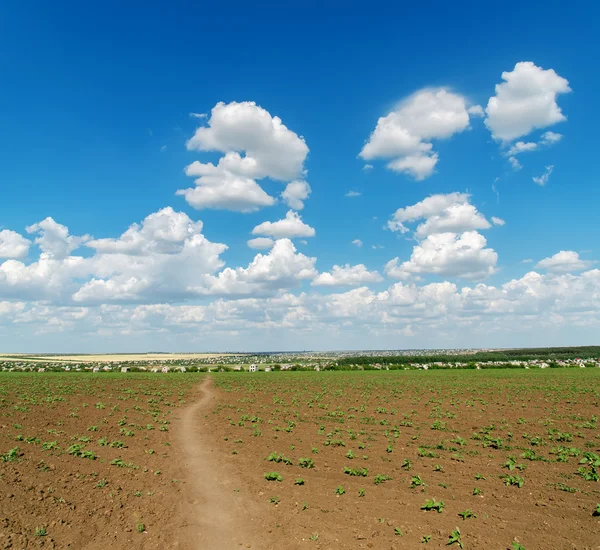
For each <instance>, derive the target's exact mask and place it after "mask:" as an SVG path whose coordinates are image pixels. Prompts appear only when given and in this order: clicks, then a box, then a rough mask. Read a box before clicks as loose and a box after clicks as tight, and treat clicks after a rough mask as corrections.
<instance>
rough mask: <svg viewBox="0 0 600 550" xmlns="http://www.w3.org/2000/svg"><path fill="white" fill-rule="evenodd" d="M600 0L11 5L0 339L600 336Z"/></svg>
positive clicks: (149, 344)
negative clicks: (571, 5)
mask: <svg viewBox="0 0 600 550" xmlns="http://www.w3.org/2000/svg"><path fill="white" fill-rule="evenodd" d="M584 7H585V9H583V8H584ZM597 16H598V8H597V7H596V6H595V5H594V4H593V3H588V4H587V5H585V4H582V5H580V8H579V9H578V10H574V9H573V10H571V11H565V6H564V3H558V2H550V3H547V4H545V6H544V9H543V10H540V9H539V7H537V6H535V5H534V4H533V3H531V4H530V5H523V4H522V3H505V4H503V5H502V6H498V7H496V8H490V7H488V8H481V6H480V5H479V4H475V3H470V2H469V3H467V2H464V3H454V4H452V6H451V7H448V6H444V5H442V4H441V3H440V4H439V5H437V6H435V5H434V6H433V7H432V6H431V5H428V6H423V7H420V6H412V7H408V8H406V7H400V6H393V5H391V4H389V3H370V4H369V5H368V9H367V8H366V7H365V5H364V4H360V5H359V4H354V5H353V4H348V3H347V2H346V3H344V4H341V3H328V4H327V6H326V7H322V6H320V5H319V4H317V3H304V4H303V5H302V7H301V8H298V7H295V8H292V7H286V6H281V4H272V5H268V4H262V5H261V6H260V7H256V6H250V5H248V4H245V3H229V4H227V6H225V7H222V8H219V7H216V6H212V7H211V6H204V5H202V4H199V3H198V4H197V5H195V6H194V5H189V4H188V3H178V2H174V3H171V4H170V5H169V7H168V9H167V8H166V7H165V4H163V3H155V2H146V3H143V4H142V3H129V4H128V5H126V6H123V5H121V3H113V2H106V3H102V4H96V5H89V4H85V5H83V4H81V3H76V2H57V3H52V4H50V3H47V2H29V3H27V4H26V5H25V4H24V3H22V2H7V3H5V4H4V5H3V6H2V7H1V8H0V43H1V50H0V51H2V54H1V55H0V70H1V71H2V75H3V76H4V79H3V86H2V87H1V88H0V100H1V104H2V107H3V113H2V118H1V119H0V150H1V151H2V155H1V160H0V182H1V184H2V200H1V202H0V205H1V206H0V349H3V350H8V351H137V350H144V349H164V350H212V349H222V350H224V349H237V350H244V349H252V350H264V349H328V348H413V347H463V346H469V347H480V346H512V345H515V346H517V345H519V346H525V345H555V344H585V343H595V340H594V337H595V335H596V334H597V333H598V325H599V324H600V314H599V309H600V271H598V268H599V267H600V263H597V262H598V260H600V253H599V250H598V244H597V243H598V234H600V231H599V229H600V222H598V221H597V205H598V204H600V200H599V199H600V191H598V186H597V183H596V176H595V172H594V170H593V165H590V162H593V161H592V159H593V158H594V157H593V155H594V152H595V150H594V148H595V141H596V140H595V138H596V134H597V129H596V118H597V117H596V116H595V115H594V114H593V113H594V112H595V111H594V104H595V102H596V98H595V96H596V90H597V87H598V75H597V74H596V72H595V71H594V70H593V67H594V66H595V65H596V61H597V56H598V53H599V52H598V49H599V48H598V43H597V41H594V40H591V39H590V36H594V35H595V32H596V31H595V29H594V26H593V22H594V21H595V20H597ZM496 86H499V88H496ZM193 114H196V115H203V116H202V117H199V116H193ZM198 129H200V130H199V131H198ZM220 161H221V164H219V162H220ZM192 163H195V164H192ZM209 163H210V164H209ZM186 170H187V173H188V174H190V175H186ZM534 178H536V180H534ZM291 183H294V185H292V186H289V184H291ZM286 189H287V193H286V194H284V195H283V196H282V193H284V190H286ZM179 190H188V191H187V194H186V195H183V194H177V191H179ZM349 192H353V193H354V194H355V196H347V194H348V193H349ZM423 201H425V202H423ZM167 207H170V209H169V210H164V209H165V208H167ZM407 207H408V209H407ZM399 209H401V210H399ZM148 216H150V218H148ZM286 216H287V220H288V221H287V222H286V223H284V224H277V223H276V222H277V221H278V220H285V219H286ZM411 216H412V217H411ZM48 218H49V219H48ZM198 222H201V223H198ZM264 222H271V225H267V226H265V225H264ZM134 223H136V224H138V225H137V226H135V227H134V228H133V229H130V230H129V232H128V233H126V234H125V232H126V231H127V230H128V228H130V226H131V225H132V224H134ZM273 223H275V225H272V224H273ZM253 231H254V233H253ZM313 232H314V236H312V233H313ZM124 234H125V235H124ZM255 238H262V239H263V240H262V241H261V242H260V243H256V242H250V246H249V244H248V241H250V240H251V239H255ZM265 239H271V241H270V242H269V243H267V241H265ZM353 241H354V244H353ZM358 241H360V243H362V244H361V245H360V246H359V245H358ZM259 244H260V245H261V246H262V247H263V248H260V249H258V248H256V246H258V245H259ZM270 246H273V247H272V248H270ZM265 247H266V248H265ZM259 255H260V256H259ZM334 266H338V267H337V268H335V267H334Z"/></svg>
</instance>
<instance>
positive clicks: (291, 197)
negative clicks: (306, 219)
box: [281, 180, 311, 210]
mask: <svg viewBox="0 0 600 550" xmlns="http://www.w3.org/2000/svg"><path fill="white" fill-rule="evenodd" d="M310 191H311V189H310V185H308V183H306V182H305V181H301V180H300V181H292V182H290V183H288V184H287V186H286V188H285V190H284V191H283V193H281V198H282V199H283V201H284V202H285V203H286V204H287V205H288V206H289V207H290V208H293V209H294V210H302V209H303V208H304V201H305V200H306V199H308V196H309V195H310Z"/></svg>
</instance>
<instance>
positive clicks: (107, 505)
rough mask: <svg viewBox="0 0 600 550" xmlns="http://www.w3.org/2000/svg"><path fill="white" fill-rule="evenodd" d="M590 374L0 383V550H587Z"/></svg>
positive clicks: (597, 442)
mask: <svg viewBox="0 0 600 550" xmlns="http://www.w3.org/2000/svg"><path fill="white" fill-rule="evenodd" d="M599 375H600V372H596V371H589V370H586V371H583V370H582V371H580V370H579V369H578V370H577V371H566V370H558V371H553V372H550V371H546V372H537V371H536V372H531V371H517V372H508V371H496V372H479V371H477V372H475V371H472V372H441V373H437V372H428V373H424V372H417V373H414V372H406V373H405V372H400V373H391V372H390V373H383V372H377V373H363V374H355V373H333V374H330V373H314V374H310V373H298V374H294V373H265V374H231V375H229V374H222V375H216V376H211V377H204V378H202V375H192V374H190V375H176V374H170V375H104V374H100V375H90V374H60V375H53V374H48V373H44V374H41V373H40V374H37V373H36V374H31V375H12V374H11V375H8V376H5V375H3V376H2V378H0V455H2V456H3V457H4V458H5V460H4V461H2V460H0V549H1V548H6V549H8V548H18V549H21V548H30V547H45V548H73V549H80V548H91V549H100V548H103V549H104V548H109V547H110V548H113V549H115V550H119V549H130V548H131V549H136V548H138V549H142V548H143V549H146V548H148V549H158V548H160V549H167V548H179V549H182V550H187V549H189V550H196V549H206V550H213V549H215V550H220V549H223V550H228V549H234V548H254V549H259V550H262V549H265V550H269V549H296V548H323V549H351V548H352V549H354V548H375V549H380V548H381V549H391V548H397V549H400V548H438V549H440V548H445V547H446V543H447V542H448V541H449V535H450V533H451V531H452V530H454V529H455V528H456V527H457V526H458V527H459V528H460V531H461V540H462V543H463V545H464V548H465V549H488V548H489V549H507V548H511V545H512V543H513V542H514V541H516V540H518V541H519V542H520V543H521V544H522V545H523V547H524V548H526V549H527V550H555V549H556V550H558V549H560V550H563V549H567V548H575V549H578V550H591V549H594V550H597V549H600V518H598V517H595V516H593V515H592V511H593V509H595V507H596V504H597V503H600V484H599V483H598V482H595V481H591V480H585V479H583V478H582V477H581V476H580V475H578V474H577V472H578V468H580V467H583V468H584V469H585V470H586V471H591V468H590V467H589V465H588V464H583V465H582V464H579V462H580V461H581V460H582V459H583V458H585V457H586V455H585V453H595V454H600V431H599V429H598V428H599V427H600V424H599V423H598V421H597V419H596V420H594V417H595V416H598V401H599V394H598V390H599V388H600V384H599V382H600V376H599ZM199 380H201V381H202V382H201V383H199ZM100 404H101V405H100ZM115 407H116V408H115ZM149 427H150V428H152V429H148V428H149ZM82 438H84V441H81V439H82ZM85 438H90V439H91V440H90V441H85ZM54 441H55V442H56V446H54V445H52V444H50V445H48V444H49V443H51V442H54ZM119 441H120V442H123V443H124V444H126V447H124V448H119V447H116V446H112V447H111V446H110V445H105V444H103V443H110V442H119ZM44 443H46V445H45V446H44V445H43V444H44ZM74 444H78V445H81V448H80V449H79V451H80V453H79V454H80V456H76V455H74V454H69V452H68V451H69V450H71V451H73V448H72V445H74ZM15 447H18V448H19V451H16V452H15V453H13V454H12V455H11V454H9V452H8V451H9V450H10V449H14V448H15ZM48 447H50V449H48ZM86 451H91V452H93V453H94V454H95V459H92V458H85V452H86ZM152 451H153V452H152ZM349 451H351V453H349ZM272 452H275V453H278V454H280V455H281V456H282V459H281V461H280V462H270V461H267V460H266V459H267V457H268V456H269V454H271V453H272ZM531 452H533V453H535V456H537V457H541V458H543V459H544V460H528V459H527V458H523V457H522V455H523V454H526V455H527V456H529V457H530V458H531V457H532V455H531ZM431 453H433V455H434V456H432V457H430V456H427V455H429V454H431ZM81 454H83V457H82V456H81ZM575 455H577V456H575ZM587 456H588V457H589V456H590V455H587ZM509 457H515V459H516V464H515V467H514V469H512V470H509V469H508V468H506V467H504V464H505V463H506V462H507V460H508V459H509ZM300 458H309V459H312V460H313V461H314V465H313V467H311V468H303V467H300V465H299V459H300ZM557 458H560V460H562V461H561V462H559V461H557ZM115 459H121V462H119V464H121V465H122V467H119V466H118V465H114V464H111V462H112V461H114V460H115ZM405 459H408V460H409V461H410V469H409V468H408V467H407V465H406V463H405ZM287 462H289V464H287ZM521 465H522V466H525V469H523V470H521V469H520V468H521V467H522V466H521ZM344 468H350V469H352V470H356V472H360V470H361V469H362V468H366V469H367V470H368V472H366V473H367V475H366V476H365V477H363V476H351V475H348V474H345V473H344ZM268 472H277V473H278V474H280V475H281V477H282V481H267V480H266V479H265V475H264V474H265V473H268ZM377 474H380V475H385V476H388V477H389V478H391V479H388V480H386V481H383V482H381V483H379V484H376V483H375V480H376V475H377ZM506 475H511V476H519V477H521V478H523V480H524V485H523V486H522V487H521V488H519V487H518V486H506V485H505V484H504V481H503V479H502V478H503V477H504V476H506ZM413 476H420V478H421V480H422V481H423V483H424V485H421V486H417V487H413V488H411V479H412V478H413ZM476 477H477V478H479V479H476ZM300 478H301V479H302V480H303V481H304V483H303V484H302V485H299V484H295V482H296V480H299V479H300ZM340 486H341V487H342V488H343V493H342V494H336V492H335V491H336V489H337V488H338V487H340ZM475 487H477V488H478V489H480V490H481V494H478V495H474V494H473V489H474V488H475ZM360 489H364V496H359V490H360ZM339 492H342V491H341V490H340V491H339ZM426 499H436V500H437V501H438V502H439V501H443V502H444V508H443V512H441V513H437V512H435V511H429V512H427V511H423V510H421V506H422V505H423V504H424V503H425V500H426ZM467 509H470V510H471V511H472V513H473V514H474V515H475V516H476V517H471V518H468V519H465V520H463V519H462V518H461V517H459V516H458V514H459V512H463V511H465V510H467ZM42 527H43V528H44V530H45V532H46V534H45V535H42V534H41V533H42V531H40V528H42ZM36 528H38V535H36ZM139 531H141V532H139ZM428 537H430V539H429V542H427V543H425V542H424V540H425V539H427V538H428ZM424 538H425V539H424ZM454 547H456V548H458V545H456V546H449V548H454Z"/></svg>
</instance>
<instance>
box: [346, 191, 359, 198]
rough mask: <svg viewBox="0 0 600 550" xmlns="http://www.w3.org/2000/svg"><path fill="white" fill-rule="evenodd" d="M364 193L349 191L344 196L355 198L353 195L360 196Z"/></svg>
mask: <svg viewBox="0 0 600 550" xmlns="http://www.w3.org/2000/svg"><path fill="white" fill-rule="evenodd" d="M361 195H362V193H359V192H358V191H348V192H347V193H346V194H345V195H344V197H349V198H353V197H360V196H361Z"/></svg>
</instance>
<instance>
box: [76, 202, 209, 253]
mask: <svg viewBox="0 0 600 550" xmlns="http://www.w3.org/2000/svg"><path fill="white" fill-rule="evenodd" d="M201 233H202V222H201V221H197V222H194V221H192V220H191V219H190V218H189V216H188V215H187V214H184V213H183V212H175V211H174V210H173V208H171V207H170V206H168V207H166V208H163V209H161V210H159V211H158V212H154V213H153V214H150V215H149V216H147V217H146V218H145V219H144V221H143V222H142V224H141V225H139V224H137V223H134V224H132V225H131V226H129V228H128V229H127V231H125V233H123V234H122V235H121V236H120V237H119V238H117V239H93V240H90V241H88V242H87V243H86V246H88V247H90V248H93V249H95V250H96V251H97V252H99V253H103V254H130V255H150V254H173V253H176V252H178V251H180V250H181V246H182V244H183V243H184V242H185V241H186V240H187V239H189V238H190V237H191V236H193V235H200V234H201Z"/></svg>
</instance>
